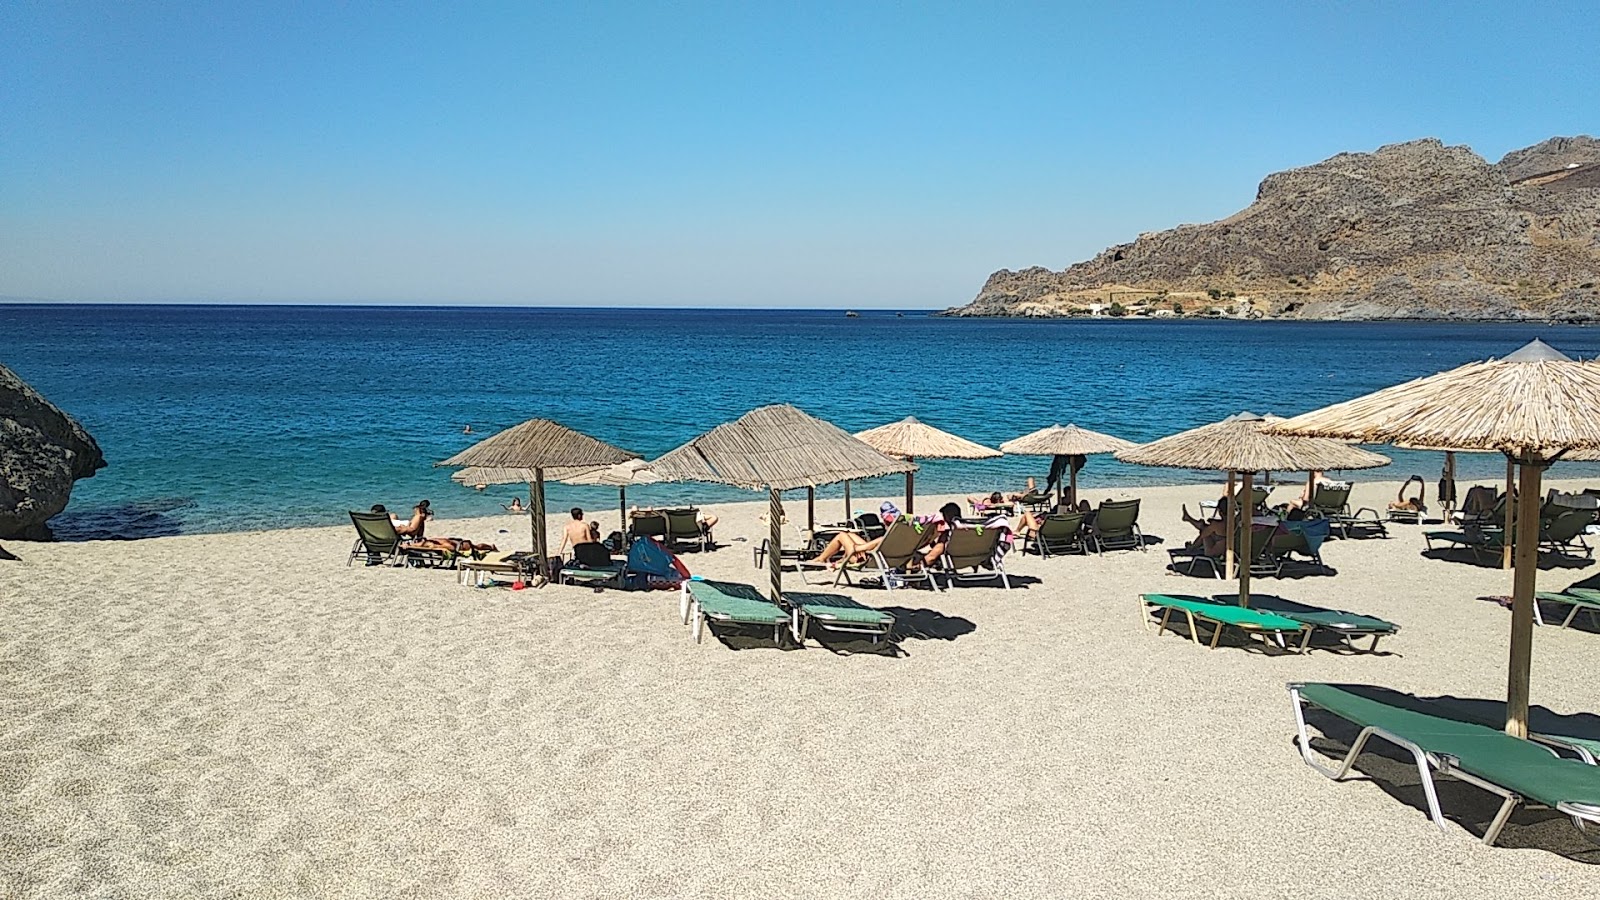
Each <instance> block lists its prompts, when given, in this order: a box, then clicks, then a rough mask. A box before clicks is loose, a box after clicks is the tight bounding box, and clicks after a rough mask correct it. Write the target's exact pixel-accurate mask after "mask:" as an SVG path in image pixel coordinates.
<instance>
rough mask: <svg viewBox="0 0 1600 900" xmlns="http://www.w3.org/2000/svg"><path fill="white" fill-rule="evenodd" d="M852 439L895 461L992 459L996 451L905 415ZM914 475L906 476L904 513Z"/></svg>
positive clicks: (908, 506) (909, 500) (910, 494)
mask: <svg viewBox="0 0 1600 900" xmlns="http://www.w3.org/2000/svg"><path fill="white" fill-rule="evenodd" d="M856 437H858V438H860V439H861V440H863V441H866V442H867V443H868V444H871V445H872V446H873V448H875V449H876V450H877V451H878V452H879V453H882V454H884V455H885V456H892V457H894V458H896V459H904V460H908V461H909V460H917V459H993V458H995V457H996V456H999V455H1000V451H999V450H995V449H992V448H989V447H985V446H984V445H982V444H974V443H973V442H972V441H969V440H967V439H966V438H964V437H957V436H955V435H953V434H951V433H950V432H948V431H940V430H939V429H937V428H934V427H933V426H932V425H928V424H925V423H923V422H919V421H917V419H916V418H915V417H913V416H906V417H905V418H904V419H901V420H900V421H898V422H890V423H889V424H888V425H879V426H878V427H877V428H868V429H867V430H866V431H858V432H856ZM915 478H916V473H915V472H907V473H906V512H907V513H909V512H911V509H912V507H911V501H912V491H911V486H912V483H913V480H914V479H915Z"/></svg>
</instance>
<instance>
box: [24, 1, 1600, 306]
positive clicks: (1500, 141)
mask: <svg viewBox="0 0 1600 900" xmlns="http://www.w3.org/2000/svg"><path fill="white" fill-rule="evenodd" d="M1521 10H1522V7H1521V5H1519V4H1504V3H1487V2H1485V3H1478V2H1470V0H1462V2H1455V3H1407V2H1403V0H1389V2H1332V0H1330V2H1320V3H1310V2H1307V3H1283V2H1281V0H1279V2H1271V3H1233V4H1224V3H1204V2H1179V3H1139V2H1127V3H1103V2H1102V3H1094V4H1081V5H1079V4H1072V3H1066V2H1056V3H1005V2H983V3H942V2H919V3H903V4H902V3H871V2H865V0H855V2H838V3H834V2H825V0H818V2H812V3H761V2H755V0H752V2H732V3H694V2H678V3H608V2H601V0H591V2H585V3H572V4H548V3H547V4H531V3H507V4H496V3H460V4H446V3H441V4H409V3H398V2H382V3H361V2H348V3H328V2H310V3H275V4H256V3H247V2H229V3H222V4H219V3H164V2H158V0H147V2H140V3H131V4H130V3H125V2H113V3H87V2H78V3H74V2H62V0H57V2H43V3H34V2H28V0H7V2H6V3H4V4H0V34H4V35H6V37H5V41H4V44H5V50H4V52H3V53H0V296H3V297H9V298H25V299H39V300H59V301H83V302H224V303H323V302H328V303H434V304H439V303H442V304H453V303H462V304H489V305H518V306H522V305H526V306H552V305H554V306H567V305H585V306H628V305H648V306H729V307H854V308H874V307H883V308H903V309H927V308H941V307H946V306H952V305H957V304H961V303H965V302H967V301H968V300H970V299H971V298H972V297H973V296H974V295H975V294H976V293H977V291H978V289H979V288H980V287H981V286H982V285H983V282H984V280H985V278H987V277H988V275H989V273H991V272H992V271H994V270H996V269H1000V268H1013V269H1019V268H1024V267H1027V266H1032V265H1042V266H1046V267H1049V268H1052V269H1060V268H1064V267H1065V266H1067V265H1070V264H1071V263H1073V262H1076V261H1079V260H1082V259H1086V258H1088V257H1091V256H1093V255H1094V254H1096V253H1098V252H1099V251H1100V250H1102V249H1104V248H1105V247H1107V246H1109V245H1111V244H1115V243H1121V242H1124V241H1129V240H1132V239H1133V238H1134V237H1136V236H1137V235H1138V234H1139V233H1141V232H1144V231H1154V230H1159V229H1163V228H1168V227H1171V226H1173V225H1176V224H1179V223H1183V222H1205V221H1211V220H1214V219H1217V218H1220V217H1223V216H1226V215H1228V214H1230V213H1232V212H1235V211H1236V210H1238V209H1240V208H1242V207H1244V206H1246V205H1248V204H1249V202H1250V201H1251V200H1252V199H1253V198H1254V195H1255V188H1256V185H1257V184H1258V183H1259V182H1260V180H1261V178H1262V177H1263V176H1265V175H1266V174H1268V173H1270V172H1273V171H1277V170H1280V169H1284V168H1288V167H1292V166H1299V165H1307V164H1310V163H1313V162H1316V161H1318V160H1320V159H1324V158H1326V157H1328V156H1331V155H1333V154H1335V153H1339V152H1343V151H1347V150H1373V149H1376V148H1377V147H1379V146H1381V145H1383V144H1388V143H1394V142H1399V141H1406V140H1412V139H1416V138H1421V137H1437V138H1440V139H1442V140H1444V141H1445V142H1446V143H1448V144H1467V145H1469V146H1471V147H1472V148H1473V149H1475V150H1477V151H1478V152H1479V153H1480V154H1482V155H1484V156H1485V157H1487V158H1489V159H1490V160H1495V159H1498V158H1499V157H1500V156H1501V155H1503V154H1504V153H1506V152H1507V151H1509V150H1513V149H1516V148H1519V147H1523V146H1527V145H1529V144H1533V143H1536V142H1538V141H1541V140H1543V139H1545V138H1548V137H1551V136H1553V135H1571V134H1580V133H1589V134H1596V133H1600V54H1596V53H1595V52H1594V48H1595V47H1596V46H1600V16H1596V15H1594V14H1593V10H1592V6H1591V4H1589V3H1564V2H1546V3H1541V4H1539V5H1538V8H1537V11H1521Z"/></svg>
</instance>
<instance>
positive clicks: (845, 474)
mask: <svg viewBox="0 0 1600 900" xmlns="http://www.w3.org/2000/svg"><path fill="white" fill-rule="evenodd" d="M650 467H651V468H652V469H653V470H655V472H656V474H657V475H659V476H661V478H662V480H663V481H708V482H712V483H715V484H728V485H733V486H734V487H741V488H745V489H747V490H759V489H761V488H763V487H764V488H766V489H767V500H768V514H767V518H768V524H769V526H770V528H771V536H770V540H771V541H772V546H771V547H770V549H769V552H768V553H767V566H768V572H769V574H770V576H771V581H772V599H773V601H774V602H778V601H781V600H782V597H783V569H782V559H781V557H782V554H781V552H780V551H781V549H782V546H783V540H782V530H781V526H782V523H783V502H782V498H781V497H780V493H781V492H782V491H786V490H792V489H794V488H802V487H804V488H815V487H818V486H821V485H825V484H836V483H838V482H841V481H853V480H855V479H858V478H876V477H878V476H880V475H895V474H903V473H906V472H914V471H916V468H917V466H916V464H915V463H912V462H906V461H903V460H898V459H894V458H892V457H888V456H885V455H883V454H882V453H879V452H878V451H877V450H874V449H873V448H872V447H871V446H870V445H868V444H866V443H864V442H862V441H860V440H858V439H857V438H855V437H854V436H852V435H851V434H850V433H849V432H846V431H845V430H844V429H842V428H840V427H839V426H837V425H834V424H833V423H832V422H825V421H823V420H822V419H818V418H816V417H814V416H810V415H807V414H806V413H804V412H802V411H800V410H798V409H796V408H794V407H793V406H790V405H788V404H776V405H773V406H763V407H760V408H758V409H753V410H751V411H749V412H747V413H745V414H744V415H743V416H740V417H739V418H738V419H735V420H734V421H732V422H725V423H723V424H721V425H718V426H717V427H715V428H713V429H711V430H710V431H708V432H706V433H705V434H702V435H700V436H699V437H697V438H695V439H694V440H692V441H690V442H688V443H687V444H684V445H683V446H681V447H679V448H677V449H676V450H673V451H671V452H669V453H667V454H665V455H664V456H662V457H660V458H659V459H656V460H653V461H652V462H651V463H650Z"/></svg>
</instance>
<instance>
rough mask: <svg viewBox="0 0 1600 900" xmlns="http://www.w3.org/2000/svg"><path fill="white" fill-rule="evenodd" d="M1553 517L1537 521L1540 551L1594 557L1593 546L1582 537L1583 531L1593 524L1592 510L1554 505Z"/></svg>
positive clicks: (1587, 557)
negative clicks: (1554, 513)
mask: <svg viewBox="0 0 1600 900" xmlns="http://www.w3.org/2000/svg"><path fill="white" fill-rule="evenodd" d="M1556 509H1557V510H1558V511H1557V512H1556V515H1555V517H1554V518H1552V519H1549V520H1548V521H1544V522H1541V523H1539V549H1540V551H1542V552H1547V553H1557V554H1561V555H1563V556H1577V555H1578V554H1579V552H1581V553H1582V554H1583V556H1584V558H1585V559H1593V558H1594V548H1592V547H1590V546H1589V543H1588V542H1587V541H1585V540H1584V539H1583V534H1584V532H1585V531H1586V530H1587V529H1588V527H1589V526H1590V525H1593V524H1594V511H1593V510H1588V509H1571V508H1568V507H1556Z"/></svg>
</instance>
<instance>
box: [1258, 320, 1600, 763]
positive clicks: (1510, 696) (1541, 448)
mask: <svg viewBox="0 0 1600 900" xmlns="http://www.w3.org/2000/svg"><path fill="white" fill-rule="evenodd" d="M1272 430H1273V431H1274V432H1276V433H1280V434H1296V435H1314V436H1319V437H1329V438H1336V439H1339V440H1350V441H1360V442H1362V443H1369V444H1397V445H1411V446H1427V447H1444V448H1450V449H1454V450H1493V451H1497V452H1500V453H1503V454H1505V457H1506V459H1507V460H1508V461H1509V462H1510V463H1512V464H1515V465H1516V466H1517V467H1518V469H1519V472H1518V483H1517V504H1516V505H1517V511H1516V516H1515V519H1514V521H1515V532H1514V534H1513V535H1512V536H1511V543H1512V553H1513V565H1512V573H1513V574H1512V578H1511V583H1512V591H1511V594H1512V605H1511V648H1510V665H1509V667H1508V672H1507V676H1506V732H1507V733H1508V734H1512V735H1514V736H1516V737H1524V738H1525V737H1527V736H1528V676H1529V670H1530V668H1531V662H1532V652H1533V604H1534V602H1535V598H1534V589H1535V580H1536V576H1537V571H1538V564H1539V546H1538V543H1539V501H1540V497H1539V492H1540V479H1541V477H1542V475H1543V473H1544V470H1545V468H1546V467H1548V466H1550V465H1551V464H1552V463H1554V462H1556V461H1558V460H1560V459H1563V458H1566V457H1568V456H1569V455H1571V454H1575V453H1576V454H1581V455H1588V454H1590V453H1592V452H1594V451H1600V365H1596V364H1595V363H1594V362H1592V361H1591V362H1578V361H1575V360H1572V359H1570V358H1568V357H1567V356H1565V355H1564V354H1562V353H1560V352H1559V351H1557V350H1555V349H1554V348H1553V347H1551V346H1550V345H1548V344H1546V343H1544V342H1543V341H1538V340H1535V341H1533V342H1531V343H1529V344H1528V345H1527V346H1525V347H1523V348H1522V349H1520V350H1518V351H1516V352H1515V353H1512V354H1510V355H1508V356H1506V357H1504V358H1501V359H1490V360H1485V361H1483V362H1475V363H1468V364H1466V365H1464V366H1459V367H1457V368H1454V369H1451V370H1449V371H1447V372H1440V373H1439V374H1437V375H1430V376H1427V377H1425V378H1418V379H1415V380H1412V381H1408V382H1406V383H1404V384H1398V385H1395V386H1393V387H1389V388H1384V389H1383V390H1381V391H1377V392H1375V393H1371V394H1367V395H1366V396H1363V397H1357V398H1355V399H1353V400H1346V401H1345V402H1343V403H1335V404H1333V405H1332V406H1327V407H1324V408H1322V409H1318V410H1313V411H1311V412H1308V413H1305V414H1303V415H1298V416H1294V417H1291V418H1289V419H1288V420H1286V421H1283V422H1279V423H1277V424H1275V425H1274V426H1272Z"/></svg>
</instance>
